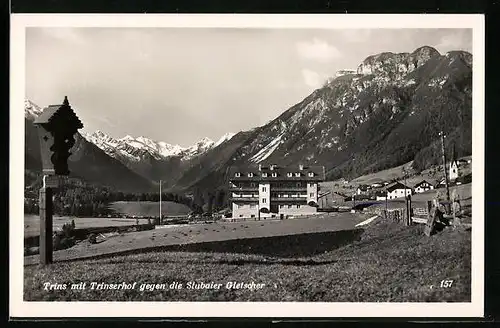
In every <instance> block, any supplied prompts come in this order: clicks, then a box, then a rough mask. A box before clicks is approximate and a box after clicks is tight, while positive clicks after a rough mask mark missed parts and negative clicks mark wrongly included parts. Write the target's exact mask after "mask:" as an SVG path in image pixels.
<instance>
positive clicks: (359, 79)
mask: <svg viewBox="0 0 500 328" xmlns="http://www.w3.org/2000/svg"><path fill="white" fill-rule="evenodd" d="M332 75H333V76H334V77H332V78H329V79H328V80H327V83H325V84H324V85H323V86H322V87H321V88H319V89H317V90H315V91H314V92H312V93H311V94H310V95H309V96H307V97H306V98H304V99H303V100H302V101H300V102H299V103H297V104H296V105H294V106H292V107H290V108H289V109H288V110H286V111H284V112H283V113H282V114H281V115H279V116H278V117H277V118H275V119H274V120H271V121H270V122H268V123H267V124H265V125H263V126H259V127H256V128H254V129H251V130H248V131H243V132H240V133H238V134H236V135H234V134H232V133H228V134H226V135H224V136H222V137H221V138H220V139H219V140H217V141H216V142H214V141H213V140H210V139H209V138H203V139H202V140H200V141H198V142H197V143H195V144H194V145H192V146H190V147H186V148H184V147H181V146H179V145H171V144H168V143H166V142H157V141H154V140H151V139H149V138H146V137H143V136H142V137H137V138H136V137H132V136H126V137H124V138H121V139H115V138H112V137H110V136H108V135H106V134H105V133H102V132H100V131H97V132H95V133H92V134H85V135H84V137H85V138H86V139H87V140H89V141H90V142H91V143H92V144H93V145H94V144H95V145H96V146H97V147H98V148H100V149H102V150H103V153H105V154H107V155H109V156H110V157H113V159H116V160H118V161H119V162H121V163H123V164H125V165H126V166H127V167H128V168H130V169H132V171H134V172H135V173H138V174H139V175H141V176H142V177H146V178H147V179H149V180H150V181H151V180H155V181H158V180H159V179H161V180H162V181H163V183H164V184H165V185H166V186H167V187H170V188H174V189H175V190H190V189H191V190H192V189H193V188H202V189H203V188H206V189H207V190H212V191H213V189H214V188H219V187H223V186H225V185H227V184H226V182H227V176H226V174H227V172H228V168H229V167H230V166H232V165H248V164H252V163H262V164H264V165H265V164H269V163H272V164H278V165H297V164H298V163H302V164H306V165H307V164H311V165H324V166H325V169H326V173H327V177H328V178H330V179H335V178H338V177H349V178H352V177H355V176H358V175H361V174H364V173H369V172H375V171H378V170H382V169H386V168H390V167H394V166H397V165H400V164H402V163H405V162H408V161H411V160H413V165H417V166H418V168H417V169H422V168H424V167H426V166H428V165H432V164H434V163H436V162H437V161H439V155H440V148H439V147H438V146H439V136H438V133H439V131H441V130H443V131H444V133H445V134H446V135H447V138H446V143H447V146H446V147H447V148H446V149H451V145H452V144H453V146H455V147H456V151H457V153H459V155H461V156H462V155H468V154H470V153H471V151H472V150H471V149H472V143H471V140H472V54H470V53H468V52H465V51H451V52H448V53H446V54H444V55H442V54H440V53H439V52H438V51H437V50H436V49H434V48H432V47H428V46H424V47H420V48H418V49H416V50H414V51H413V52H411V53H391V52H384V53H380V54H374V55H372V56H369V57H367V58H366V59H364V60H361V59H360V64H359V65H358V66H357V68H356V69H355V70H354V69H345V70H342V71H339V72H337V73H335V72H332ZM28 105H29V103H28ZM27 108H29V110H28V109H26V110H25V111H26V116H29V115H33V114H32V113H34V112H37V111H38V110H39V109H38V108H37V107H35V106H33V105H30V106H27Z"/></svg>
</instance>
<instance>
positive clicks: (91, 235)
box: [87, 233, 97, 244]
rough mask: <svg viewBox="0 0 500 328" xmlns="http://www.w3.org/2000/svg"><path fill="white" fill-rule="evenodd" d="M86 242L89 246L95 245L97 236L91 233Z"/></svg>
mask: <svg viewBox="0 0 500 328" xmlns="http://www.w3.org/2000/svg"><path fill="white" fill-rule="evenodd" d="M87 240H88V241H89V243H91V244H97V235H96V234H95V233H91V234H90V235H89V236H88V238H87Z"/></svg>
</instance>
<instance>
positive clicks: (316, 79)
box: [302, 68, 325, 89]
mask: <svg viewBox="0 0 500 328" xmlns="http://www.w3.org/2000/svg"><path fill="white" fill-rule="evenodd" d="M302 76H303V78H304V82H305V84H306V85H307V86H309V87H311V88H314V89H317V88H319V87H321V85H323V83H324V82H325V79H324V77H323V76H322V75H321V74H319V73H318V72H315V71H312V70H310V69H306V68H304V69H303V70H302Z"/></svg>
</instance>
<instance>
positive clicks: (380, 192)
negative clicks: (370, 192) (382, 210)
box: [375, 190, 387, 200]
mask: <svg viewBox="0 0 500 328" xmlns="http://www.w3.org/2000/svg"><path fill="white" fill-rule="evenodd" d="M386 198H387V192H386V191H383V190H377V191H376V192H375V200H385V199H386Z"/></svg>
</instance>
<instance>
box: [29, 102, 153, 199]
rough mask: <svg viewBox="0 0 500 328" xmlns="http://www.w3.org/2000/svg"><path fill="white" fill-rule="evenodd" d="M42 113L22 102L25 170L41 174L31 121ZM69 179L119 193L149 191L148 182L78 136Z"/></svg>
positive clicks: (70, 162)
mask: <svg viewBox="0 0 500 328" xmlns="http://www.w3.org/2000/svg"><path fill="white" fill-rule="evenodd" d="M41 113H42V108H41V107H39V106H37V105H36V104H34V103H33V102H31V101H30V100H25V102H24V117H25V120H24V129H25V146H24V153H25V169H26V170H27V171H30V172H35V173H36V172H38V173H41V167H42V164H41V158H40V155H41V154H40V141H39V139H38V132H37V130H36V128H35V126H34V124H33V121H34V119H35V118H36V117H38V115H40V114H41ZM68 165H69V170H70V176H73V177H79V178H82V179H84V180H85V181H87V182H91V183H95V184H99V185H105V186H110V187H113V188H116V189H118V190H122V191H134V192H137V191H148V190H150V188H152V184H151V181H150V180H149V179H146V178H145V177H143V176H140V175H139V174H137V173H136V172H134V171H132V170H131V169H130V168H128V167H127V166H126V165H124V164H123V163H121V162H120V161H118V160H117V159H114V158H111V157H110V156H109V155H107V154H106V152H105V151H103V150H101V149H100V147H97V146H96V145H94V143H92V142H89V141H87V140H86V139H85V138H83V137H82V135H81V134H80V133H78V132H77V133H76V135H75V145H74V146H73V148H72V149H71V156H70V157H69V159H68Z"/></svg>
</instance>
